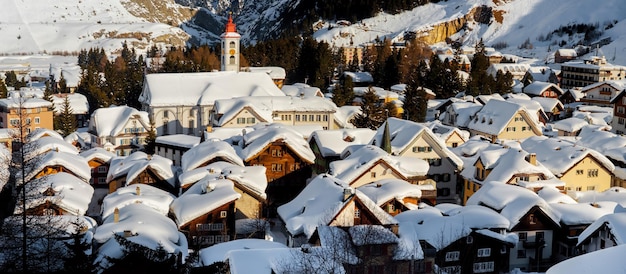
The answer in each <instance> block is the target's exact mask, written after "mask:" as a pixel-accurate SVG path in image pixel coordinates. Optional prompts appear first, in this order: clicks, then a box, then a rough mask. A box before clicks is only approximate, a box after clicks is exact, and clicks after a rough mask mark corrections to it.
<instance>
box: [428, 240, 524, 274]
mask: <svg viewBox="0 0 626 274" xmlns="http://www.w3.org/2000/svg"><path fill="white" fill-rule="evenodd" d="M512 247H513V244H511V243H508V242H503V241H501V240H499V239H495V238H493V237H488V236H485V235H483V234H481V233H477V232H475V231H472V232H471V233H470V234H469V235H467V236H465V237H460V238H459V239H457V240H456V241H454V242H453V243H452V244H450V245H448V246H446V247H444V248H442V249H441V250H439V251H438V252H437V256H436V258H435V262H436V263H437V265H438V266H439V268H440V269H441V270H443V271H444V272H445V273H494V274H495V273H508V272H509V271H510V269H509V253H510V250H511V248H512ZM446 271H447V272H446Z"/></svg>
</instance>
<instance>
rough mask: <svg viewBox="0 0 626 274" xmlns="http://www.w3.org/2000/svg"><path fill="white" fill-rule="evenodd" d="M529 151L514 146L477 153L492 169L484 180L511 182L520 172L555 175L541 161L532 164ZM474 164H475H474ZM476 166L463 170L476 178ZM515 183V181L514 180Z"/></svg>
mask: <svg viewBox="0 0 626 274" xmlns="http://www.w3.org/2000/svg"><path fill="white" fill-rule="evenodd" d="M528 154H529V153H528V152H526V151H523V150H518V149H514V148H501V149H488V150H482V151H480V152H479V153H478V154H477V159H480V161H481V163H482V164H483V165H484V167H485V168H486V169H491V171H490V172H489V175H487V177H485V179H484V180H483V181H485V182H488V181H499V182H509V180H511V178H513V176H514V175H520V174H526V175H527V174H540V175H543V176H544V177H545V179H550V178H553V177H554V174H552V172H550V170H548V169H547V168H546V167H545V166H544V165H543V164H542V163H541V162H540V161H537V162H536V164H531V163H530V162H529V160H528V159H527V158H528V157H529V155H528ZM472 166H473V165H472ZM475 172H476V169H475V168H466V169H463V171H461V175H462V176H463V177H465V178H475V176H474V175H475V174H474V173H475ZM513 183H515V182H513Z"/></svg>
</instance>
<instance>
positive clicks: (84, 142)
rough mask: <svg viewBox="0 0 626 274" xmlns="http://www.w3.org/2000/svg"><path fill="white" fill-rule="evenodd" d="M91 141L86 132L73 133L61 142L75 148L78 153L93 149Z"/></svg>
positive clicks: (89, 135)
mask: <svg viewBox="0 0 626 274" xmlns="http://www.w3.org/2000/svg"><path fill="white" fill-rule="evenodd" d="M91 139H92V138H91V134H90V133H89V132H87V131H81V132H78V131H74V132H72V133H70V134H69V135H67V136H65V138H63V140H65V141H66V142H68V143H70V144H72V145H73V146H75V147H76V149H78V150H79V151H82V150H89V149H91V148H93V147H95V146H92V144H91Z"/></svg>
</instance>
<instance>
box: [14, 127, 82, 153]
mask: <svg viewBox="0 0 626 274" xmlns="http://www.w3.org/2000/svg"><path fill="white" fill-rule="evenodd" d="M40 132H41V131H40ZM49 151H56V152H65V153H69V154H75V155H78V149H76V147H75V146H73V145H71V144H69V143H68V142H65V141H64V140H63V138H60V139H59V138H57V137H55V135H50V136H44V137H41V138H39V139H36V140H32V141H29V142H28V143H26V145H25V146H24V158H25V159H32V158H33V157H35V156H38V155H41V154H43V153H46V152H49Z"/></svg>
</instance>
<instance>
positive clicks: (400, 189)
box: [357, 179, 422, 206]
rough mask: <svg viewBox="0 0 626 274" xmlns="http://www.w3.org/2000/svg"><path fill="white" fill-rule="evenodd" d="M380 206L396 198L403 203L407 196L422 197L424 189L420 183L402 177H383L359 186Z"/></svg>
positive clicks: (359, 188) (360, 189)
mask: <svg viewBox="0 0 626 274" xmlns="http://www.w3.org/2000/svg"><path fill="white" fill-rule="evenodd" d="M357 189H358V190H359V191H361V192H363V194H365V195H366V196H367V197H368V198H370V200H372V202H374V203H376V205H378V206H382V205H383V204H384V203H386V202H389V201H390V200H392V199H396V200H398V201H400V202H402V203H404V202H403V199H404V198H406V197H412V198H418V199H419V198H420V197H422V190H421V188H420V186H419V185H414V184H411V183H409V182H407V181H404V180H400V179H382V180H378V181H376V182H372V183H370V184H366V185H363V186H360V187H358V188H357Z"/></svg>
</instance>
